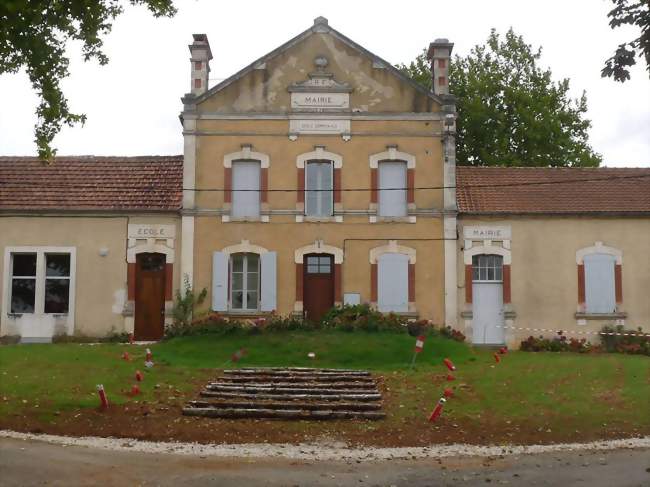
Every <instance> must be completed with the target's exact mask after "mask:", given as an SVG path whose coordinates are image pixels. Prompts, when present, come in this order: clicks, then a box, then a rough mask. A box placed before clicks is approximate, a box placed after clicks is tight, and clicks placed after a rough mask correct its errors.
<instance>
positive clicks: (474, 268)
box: [472, 254, 504, 283]
mask: <svg viewBox="0 0 650 487" xmlns="http://www.w3.org/2000/svg"><path fill="white" fill-rule="evenodd" d="M474 257H476V259H477V260H478V264H479V265H474ZM488 257H494V258H495V261H500V264H501V265H494V266H488V265H486V266H481V265H480V264H481V260H482V259H487V258H488ZM503 261H504V259H503V256H502V255H498V254H476V255H474V256H472V282H479V283H480V282H485V283H502V282H503ZM495 264H496V262H495ZM481 269H485V270H486V275H487V274H489V272H488V270H489V269H492V272H493V274H494V279H487V278H486V279H481ZM497 270H498V271H499V272H498V274H499V278H497ZM476 275H478V278H476V277H475V276H476Z"/></svg>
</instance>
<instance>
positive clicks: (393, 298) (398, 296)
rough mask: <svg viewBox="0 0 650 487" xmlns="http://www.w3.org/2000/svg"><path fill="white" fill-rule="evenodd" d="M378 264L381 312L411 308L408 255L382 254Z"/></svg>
mask: <svg viewBox="0 0 650 487" xmlns="http://www.w3.org/2000/svg"><path fill="white" fill-rule="evenodd" d="M377 264H378V265H377V266H378V276H377V277H378V279H377V287H378V292H377V294H378V296H377V298H378V302H377V307H378V308H379V311H381V312H388V311H396V312H406V311H408V310H409V295H408V294H409V293H408V291H409V277H408V268H409V258H408V255H404V254H397V253H387V254H382V255H381V256H380V257H379V259H378V262H377Z"/></svg>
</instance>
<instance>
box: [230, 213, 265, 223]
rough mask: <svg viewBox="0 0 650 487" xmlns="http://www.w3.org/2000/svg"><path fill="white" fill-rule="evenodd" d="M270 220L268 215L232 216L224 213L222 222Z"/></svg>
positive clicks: (262, 221)
mask: <svg viewBox="0 0 650 487" xmlns="http://www.w3.org/2000/svg"><path fill="white" fill-rule="evenodd" d="M268 221H269V216H268V215H261V216H230V215H222V216H221V222H222V223H267V222H268Z"/></svg>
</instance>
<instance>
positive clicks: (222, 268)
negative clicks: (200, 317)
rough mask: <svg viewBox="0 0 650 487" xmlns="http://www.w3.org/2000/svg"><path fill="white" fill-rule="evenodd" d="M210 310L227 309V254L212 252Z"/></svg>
mask: <svg viewBox="0 0 650 487" xmlns="http://www.w3.org/2000/svg"><path fill="white" fill-rule="evenodd" d="M212 310H213V311H228V254H225V253H224V252H214V253H213V254H212Z"/></svg>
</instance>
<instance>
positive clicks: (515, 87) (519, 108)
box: [398, 29, 601, 166]
mask: <svg viewBox="0 0 650 487" xmlns="http://www.w3.org/2000/svg"><path fill="white" fill-rule="evenodd" d="M540 57H541V49H537V50H533V49H532V47H531V46H530V45H528V44H526V43H525V42H524V40H523V38H522V37H521V36H518V35H516V34H515V33H514V32H513V30H512V29H510V30H509V31H508V32H507V33H506V35H505V39H503V40H502V39H501V36H500V35H499V34H498V33H497V32H496V31H495V30H494V29H492V31H491V33H490V36H489V37H488V39H487V42H486V44H485V45H477V46H475V47H474V48H473V49H472V50H471V51H470V53H469V54H468V55H467V56H464V57H462V56H459V55H456V56H455V57H454V59H453V62H452V63H451V65H450V67H449V88H450V91H451V93H452V94H454V95H455V96H456V99H457V101H456V104H457V110H458V120H457V123H456V130H457V137H456V143H457V145H456V155H457V162H458V164H461V165H475V166H598V165H599V164H600V161H601V157H600V155H598V154H596V153H595V152H594V151H593V149H592V148H591V147H590V146H589V143H588V134H587V130H588V129H589V127H590V126H591V122H590V121H589V120H587V119H585V118H584V116H585V114H586V112H587V97H586V95H585V93H584V92H583V93H582V96H581V97H580V98H578V99H572V98H570V97H569V80H568V79H564V80H562V81H560V82H557V83H556V82H554V81H553V80H552V76H551V71H550V70H549V69H546V70H544V69H542V68H540V67H539V66H538V61H539V59H540ZM398 68H399V69H401V70H402V71H403V72H404V73H405V74H407V75H408V76H410V77H411V78H413V79H414V80H415V81H417V82H419V83H421V84H422V85H424V86H425V87H427V88H429V89H431V73H430V68H429V62H428V60H427V58H426V49H425V50H424V52H423V53H422V54H420V55H419V56H418V57H417V58H416V59H415V60H414V61H412V62H411V63H410V64H409V65H408V66H407V65H403V64H402V65H399V66H398Z"/></svg>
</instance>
